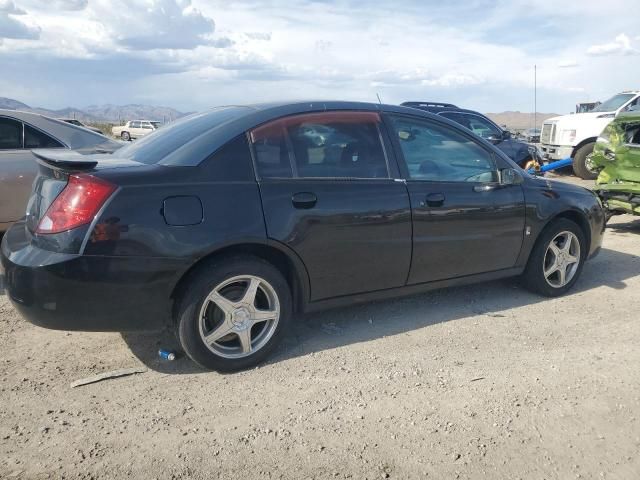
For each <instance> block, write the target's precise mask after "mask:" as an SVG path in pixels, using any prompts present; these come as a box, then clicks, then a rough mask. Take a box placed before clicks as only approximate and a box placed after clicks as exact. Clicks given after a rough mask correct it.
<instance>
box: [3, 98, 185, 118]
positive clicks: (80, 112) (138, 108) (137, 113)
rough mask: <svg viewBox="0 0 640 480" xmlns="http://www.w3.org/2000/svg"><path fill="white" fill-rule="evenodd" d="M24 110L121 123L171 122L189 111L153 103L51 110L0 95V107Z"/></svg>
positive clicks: (56, 115)
mask: <svg viewBox="0 0 640 480" xmlns="http://www.w3.org/2000/svg"><path fill="white" fill-rule="evenodd" d="M2 108H4V109H7V110H22V111H25V112H34V113H40V114H42V115H46V116H48V117H53V118H76V119H78V120H80V121H81V122H85V123H116V124H117V123H121V122H125V121H127V120H135V119H140V120H158V121H161V122H169V121H171V120H175V119H176V118H180V117H183V116H185V115H187V113H184V112H180V111H178V110H176V109H175V108H170V107H155V106H152V105H135V104H132V105H110V104H108V105H90V106H88V107H83V108H73V107H68V108H63V109H61V110H49V109H46V108H40V107H30V106H29V105H27V104H26V103H22V102H19V101H18V100H14V99H12V98H5V97H0V109H2Z"/></svg>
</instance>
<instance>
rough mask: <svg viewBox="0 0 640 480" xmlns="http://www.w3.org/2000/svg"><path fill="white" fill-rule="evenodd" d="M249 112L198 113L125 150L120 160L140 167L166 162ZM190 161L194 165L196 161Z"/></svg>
mask: <svg viewBox="0 0 640 480" xmlns="http://www.w3.org/2000/svg"><path fill="white" fill-rule="evenodd" d="M246 112H247V109H246V107H219V108H216V109H214V110H209V111H207V112H204V113H195V114H193V115H189V116H187V117H184V118H181V119H179V120H176V121H175V122H172V123H169V124H168V125H164V126H163V127H162V128H160V129H158V130H155V131H154V132H153V133H151V134H149V135H146V136H144V137H143V138H141V139H140V140H136V141H135V142H133V143H131V144H129V145H127V146H125V147H122V148H121V149H120V150H118V151H117V152H116V154H117V156H118V157H123V158H127V159H129V160H133V161H136V162H140V163H146V164H155V163H160V162H161V161H162V159H163V158H165V157H166V156H167V155H170V154H171V153H173V152H174V151H175V150H177V149H178V148H180V147H183V146H184V145H186V144H188V143H189V142H191V141H192V140H194V139H196V138H198V137H199V136H200V135H202V134H204V133H206V132H207V131H209V130H213V129H215V128H216V127H219V126H221V125H223V124H225V123H227V122H230V121H233V120H235V119H236V118H239V117H241V116H242V115H244V114H246ZM208 153H213V152H208ZM202 159H204V157H203V158H202ZM186 160H188V161H190V162H191V161H193V159H186Z"/></svg>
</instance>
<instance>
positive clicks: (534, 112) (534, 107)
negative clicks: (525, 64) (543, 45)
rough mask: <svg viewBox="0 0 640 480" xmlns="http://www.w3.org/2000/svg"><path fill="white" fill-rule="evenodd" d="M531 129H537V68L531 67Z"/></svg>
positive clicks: (535, 66)
mask: <svg viewBox="0 0 640 480" xmlns="http://www.w3.org/2000/svg"><path fill="white" fill-rule="evenodd" d="M533 128H538V66H537V65H535V64H534V65H533Z"/></svg>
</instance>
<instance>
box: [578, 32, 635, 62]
mask: <svg viewBox="0 0 640 480" xmlns="http://www.w3.org/2000/svg"><path fill="white" fill-rule="evenodd" d="M638 54H640V51H639V50H637V49H636V48H633V47H632V46H631V39H630V38H629V36H628V35H626V34H625V33H621V34H620V35H618V36H617V37H616V38H615V40H614V41H613V42H609V43H604V44H601V45H592V46H591V47H589V48H588V49H587V55H593V56H605V55H638Z"/></svg>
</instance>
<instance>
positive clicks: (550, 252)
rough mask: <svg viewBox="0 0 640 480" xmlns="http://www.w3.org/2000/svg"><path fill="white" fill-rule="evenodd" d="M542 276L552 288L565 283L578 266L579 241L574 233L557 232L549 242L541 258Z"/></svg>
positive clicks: (560, 286) (562, 285) (569, 279)
mask: <svg viewBox="0 0 640 480" xmlns="http://www.w3.org/2000/svg"><path fill="white" fill-rule="evenodd" d="M543 263H544V265H543V271H544V278H545V280H546V281H547V283H548V284H549V285H551V286H552V287H553V288H562V287H564V286H565V285H567V284H568V283H569V282H571V280H573V277H574V276H575V274H576V272H577V271H578V267H579V266H580V242H579V241H578V237H576V235H575V234H573V233H571V232H569V231H564V232H560V233H558V234H557V235H556V236H555V237H554V238H553V240H551V242H550V243H549V246H548V247H547V251H546V252H545V255H544V259H543Z"/></svg>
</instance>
